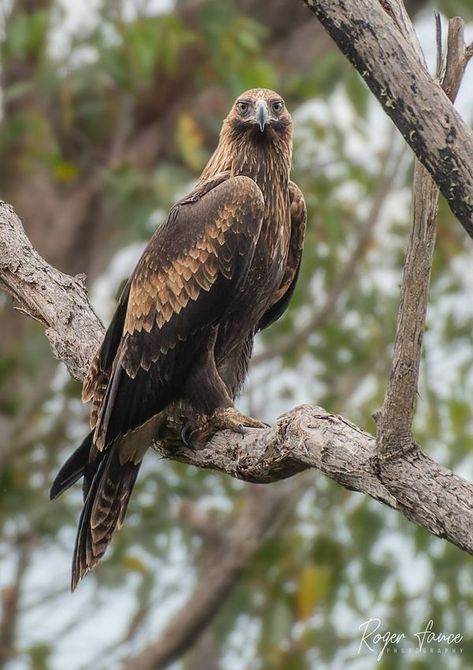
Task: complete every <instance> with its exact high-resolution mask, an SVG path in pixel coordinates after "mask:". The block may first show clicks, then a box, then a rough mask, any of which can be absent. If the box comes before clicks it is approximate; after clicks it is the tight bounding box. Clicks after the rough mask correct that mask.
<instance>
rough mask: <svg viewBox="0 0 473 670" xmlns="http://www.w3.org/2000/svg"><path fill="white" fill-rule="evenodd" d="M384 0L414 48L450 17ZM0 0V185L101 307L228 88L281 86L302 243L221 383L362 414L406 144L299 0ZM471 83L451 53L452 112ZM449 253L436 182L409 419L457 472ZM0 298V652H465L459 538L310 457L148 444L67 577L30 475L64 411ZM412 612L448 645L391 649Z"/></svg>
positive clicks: (318, 655)
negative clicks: (370, 641) (408, 27)
mask: <svg viewBox="0 0 473 670" xmlns="http://www.w3.org/2000/svg"><path fill="white" fill-rule="evenodd" d="M408 6H409V10H410V12H411V14H412V16H413V17H414V19H415V22H416V25H417V27H418V29H419V31H420V35H421V38H422V40H423V43H424V45H425V47H426V51H427V54H428V56H429V58H430V62H431V63H433V53H434V46H433V42H434V27H433V19H432V13H433V9H434V8H436V9H439V10H440V11H441V12H442V13H443V14H444V15H445V16H452V15H454V14H456V13H458V14H460V15H462V16H463V17H464V18H465V19H466V20H467V21H470V22H471V21H473V10H472V6H471V2H470V0H443V1H442V2H437V3H435V4H434V2H427V1H426V0H424V1H420V0H416V1H414V0H412V1H411V2H410V3H409V4H408ZM0 12H1V14H0V16H1V22H2V28H1V30H2V33H1V43H0V55H1V103H2V112H1V119H0V197H1V198H2V199H4V200H7V201H10V202H11V203H12V204H13V205H14V206H15V209H16V211H17V212H18V214H19V215H20V217H21V218H22V220H23V223H24V225H25V228H26V230H27V233H28V235H29V236H30V238H31V239H32V241H33V243H34V244H35V246H36V247H37V248H38V250H39V251H40V252H41V253H42V254H43V255H44V256H45V257H46V259H47V260H48V261H49V262H51V263H53V264H55V265H57V266H58V267H60V268H61V269H62V270H64V271H65V272H68V273H71V274H74V273H79V272H80V273H85V274H86V275H87V280H88V285H89V287H90V291H91V298H92V301H93V304H94V306H95V308H96V310H97V312H98V313H99V314H100V315H101V317H102V318H103V320H104V322H107V321H108V319H109V318H110V316H111V313H112V310H113V305H114V300H115V298H116V296H117V294H118V292H119V289H120V286H121V284H122V282H123V281H124V280H125V279H126V277H127V276H128V274H129V272H130V271H131V269H132V268H133V266H134V264H135V263H136V261H137V259H138V257H139V255H140V253H141V250H142V248H143V246H144V244H145V242H146V240H147V239H148V238H149V237H150V235H151V232H152V230H153V229H154V228H155V227H156V225H159V223H160V222H161V221H162V220H163V217H164V216H165V213H166V211H167V210H168V209H169V207H170V205H171V204H172V203H173V202H174V201H175V199H176V198H177V197H178V196H180V195H182V194H183V193H185V192H186V191H187V190H189V189H190V188H191V186H192V184H193V182H194V181H195V179H196V177H197V176H198V174H199V172H200V170H201V169H202V167H203V166H204V164H205V162H206V160H207V159H208V157H209V156H210V154H211V152H212V150H213V148H214V147H215V144H216V141H217V137H218V132H219V128H220V124H221V120H222V118H223V116H224V115H225V114H226V111H227V110H228V108H229V105H230V104H231V102H232V99H233V98H234V97H235V96H236V95H238V94H239V93H240V92H241V91H242V90H244V89H246V88H249V87H252V86H268V87H273V88H276V89H278V90H279V91H280V92H281V93H282V94H283V95H284V96H285V98H286V100H287V104H288V106H289V108H290V109H291V110H292V111H293V113H294V119H295V124H296V137H295V154H294V155H295V159H294V179H295V180H296V181H297V182H298V183H299V185H300V186H301V187H302V189H303V191H304V193H305V196H306V200H307V204H308V208H309V227H308V234H307V243H306V249H305V255H304V263H303V268H302V275H301V279H300V282H299V287H298V290H297V292H296V295H295V297H294V300H293V302H292V305H291V308H290V310H289V313H288V314H287V316H286V317H285V318H284V319H283V320H282V321H281V322H280V323H278V324H277V325H276V326H275V327H273V328H272V329H271V330H270V332H269V333H267V335H266V334H265V336H264V338H263V339H261V340H259V341H258V343H257V348H256V353H255V357H254V363H253V366H252V371H251V376H250V380H249V383H248V386H247V389H246V391H245V393H244V395H243V397H242V400H241V404H242V406H243V407H244V409H247V410H250V411H251V412H252V413H253V414H254V415H256V416H259V417H261V418H262V419H264V420H267V421H273V420H274V419H275V418H276V417H277V416H278V415H279V414H281V413H282V412H284V411H285V410H288V409H289V408H291V407H292V406H294V405H295V404H297V403H301V402H312V403H317V404H320V405H322V406H324V407H325V408H326V409H328V410H330V411H335V412H340V413H343V414H345V415H346V416H348V417H349V418H350V419H351V420H353V421H355V422H357V423H358V424H359V425H360V426H362V427H364V428H366V429H367V430H370V431H374V425H373V422H372V420H371V418H370V416H371V414H372V412H373V411H374V410H375V409H377V408H378V407H379V406H380V405H381V403H382V398H383V390H384V384H385V379H386V375H387V373H388V370H389V362H390V353H391V346H392V339H393V333H394V326H395V318H396V309H397V301H398V287H399V281H400V273H401V269H402V262H403V253H404V248H405V244H406V238H407V234H408V230H409V205H410V181H411V176H412V157H411V156H410V155H409V152H408V151H406V150H405V149H404V148H403V146H402V142H401V140H400V138H399V137H398V135H397V133H396V132H395V131H394V130H393V129H392V127H391V125H390V122H389V121H388V120H387V119H386V118H385V117H384V116H383V113H382V112H381V111H380V109H378V107H377V105H376V103H375V102H373V100H372V99H371V97H370V94H369V93H368V91H367V90H366V88H365V86H364V84H363V83H362V82H361V81H360V79H359V78H358V76H357V75H356V74H355V72H354V71H353V69H352V68H351V67H350V66H349V65H348V64H347V63H346V62H345V61H344V60H343V58H342V57H341V56H340V54H339V53H338V52H337V51H336V50H335V48H334V46H333V45H332V44H331V42H330V40H329V39H328V37H327V36H326V35H325V34H324V33H323V31H322V30H321V28H320V26H319V25H318V24H317V22H316V21H315V20H314V18H313V17H312V16H311V15H310V13H309V12H308V11H307V10H306V8H305V7H303V5H302V3H299V4H298V3H297V2H294V1H291V0H274V1H273V2H271V3H269V4H268V3H261V2H258V0H233V1H231V0H188V1H187V2H185V1H184V0H182V1H179V0H176V1H175V2H172V0H167V1H166V0H89V1H88V2H87V3H74V2H72V0H70V1H66V0H2V3H1V4H0ZM470 33H471V30H470ZM472 89H473V84H472V79H471V76H470V78H469V79H468V82H466V83H465V85H464V92H463V94H462V96H463V97H462V96H460V101H459V104H460V107H461V109H462V111H463V112H464V114H465V116H466V118H467V121H468V122H471V120H472V118H471V109H472V103H473V95H472ZM471 259H472V249H471V240H468V239H466V237H465V235H464V233H463V231H462V229H461V227H460V226H459V225H458V224H456V223H455V221H454V220H453V219H452V216H451V214H450V213H449V210H448V208H447V207H446V206H444V204H443V203H442V205H441V208H440V225H439V237H438V244H437V252H436V257H435V266H434V272H433V280H432V296H431V305H430V310H429V316H428V329H427V333H426V337H425V351H424V365H423V370H422V379H421V384H420V388H419V398H418V408H417V410H418V413H417V420H416V437H417V439H418V441H419V443H420V444H422V445H423V447H424V448H425V449H426V451H427V452H428V453H430V454H431V455H433V456H434V457H436V458H438V459H440V460H441V461H442V462H443V463H444V464H445V465H447V466H449V467H452V468H455V469H456V471H458V472H460V473H463V474H465V476H467V477H469V478H470V479H471V478H472V476H473V460H472V455H471V452H472V428H473V423H472V412H471V393H472V389H473V378H472V373H471V370H472V363H473V347H472V344H471V332H472V330H473V307H472V301H471V295H472V290H473V275H472V272H471ZM0 320H1V321H0V323H1V329H0V337H1V351H0V588H1V603H2V615H1V621H0V668H5V669H8V670H16V669H18V670H22V669H26V668H32V669H34V670H47V669H59V668H61V669H63V668H68V669H71V670H75V669H79V668H91V669H97V670H99V669H108V668H114V667H124V668H129V669H130V670H133V668H141V669H144V668H161V667H167V664H168V663H169V662H172V663H173V664H174V665H173V667H174V668H184V669H187V670H200V669H201V670H204V669H205V670H214V669H217V668H222V669H223V670H246V669H251V670H260V669H261V670H304V669H306V668H307V669H308V668H327V669H328V668H334V669H337V668H340V667H349V668H353V669H354V670H357V669H360V670H366V668H374V667H376V668H380V670H397V669H403V668H409V669H412V670H414V669H415V670H423V669H427V668H429V669H430V668H433V669H436V668H439V669H440V668H452V669H453V668H466V667H471V666H472V665H473V637H472V633H473V617H472V605H473V581H472V577H471V559H470V558H469V557H468V556H466V555H465V554H463V553H462V552H460V551H459V550H458V549H456V548H454V547H452V546H450V545H448V544H447V543H446V542H442V541H440V540H438V539H434V538H432V537H431V536H430V535H429V534H428V533H427V532H426V531H424V530H422V529H419V528H417V527H415V526H413V525H411V524H409V523H408V522H407V521H405V520H404V519H403V518H401V516H400V515H399V514H397V513H395V512H393V511H391V510H389V509H387V508H383V507H381V506H380V505H379V504H377V503H375V502H374V501H371V500H368V499H366V498H365V497H363V496H361V495H359V494H355V493H350V492H348V491H346V490H344V489H342V488H340V487H339V486H337V485H335V484H333V483H332V482H330V481H329V480H327V479H325V478H323V477H322V476H319V475H317V473H304V474H302V475H299V476H298V477H295V478H293V479H292V480H289V481H288V482H284V483H279V484H275V485H270V486H250V485H243V484H242V483H241V482H237V481H234V480H231V479H230V478H228V477H225V476H223V475H219V474H215V473H209V472H203V471H198V470H195V469H191V468H188V467H184V466H182V465H178V464H174V463H168V462H162V461H159V459H158V458H157V457H156V456H154V457H153V455H152V454H149V456H148V458H147V461H146V464H145V467H144V468H143V471H142V475H141V479H140V481H139V484H138V486H137V489H136V492H135V495H134V498H133V501H132V504H131V508H130V512H129V516H128V521H127V525H126V527H125V528H124V529H123V530H122V531H121V533H119V535H118V536H117V537H116V538H115V540H114V543H113V546H112V547H111V550H110V551H109V553H108V554H107V557H106V560H104V561H103V562H102V564H101V565H100V567H99V568H98V569H97V570H96V571H95V572H94V573H93V574H91V575H89V576H88V577H87V578H86V580H85V582H84V583H83V584H82V585H81V586H80V588H79V590H78V591H77V593H76V594H75V595H74V596H71V595H70V594H69V593H68V583H69V563H70V555H71V551H72V546H73V538H74V534H75V526H76V520H77V515H78V511H79V509H80V492H79V491H78V490H74V491H72V492H71V493H68V494H67V495H66V496H65V497H64V498H62V499H61V500H59V501H57V502H56V503H54V504H51V503H49V502H48V497H47V492H48V488H49V485H50V483H51V481H52V478H53V476H54V473H55V472H56V470H57V468H58V465H59V464H60V463H61V462H62V461H63V460H64V458H65V457H66V455H67V454H69V453H70V451H71V449H72V448H73V447H74V446H75V445H76V444H77V442H78V440H79V439H80V437H81V436H82V434H83V433H84V431H85V430H86V425H87V410H86V408H84V407H83V406H82V405H81V402H80V399H79V398H80V388H79V385H78V384H77V383H75V382H72V381H71V380H69V379H68V376H67V373H66V372H65V370H64V368H63V366H62V365H60V364H58V363H57V362H56V361H54V360H53V359H52V356H51V354H50V352H49V349H48V345H47V343H46V340H45V337H44V334H43V332H42V330H41V328H40V327H39V326H37V325H35V324H33V323H32V322H30V321H28V320H27V319H26V318H24V317H23V316H22V315H21V314H18V313H17V312H15V311H14V310H13V309H12V305H11V300H10V299H9V298H7V296H2V295H0ZM212 594H214V599H213V601H212V603H211V606H209V607H208V609H207V611H206V612H204V613H202V612H200V617H201V618H200V619H199V623H198V624H195V627H194V629H192V626H190V628H189V630H188V629H187V628H186V625H187V624H188V621H187V624H186V616H188V617H189V618H190V620H191V622H192V617H198V615H199V608H202V604H203V603H204V601H205V598H207V597H209V598H211V597H212ZM370 617H379V618H380V619H381V620H382V627H381V630H382V631H388V630H389V631H398V632H404V633H405V634H406V636H407V638H408V640H407V642H406V644H405V645H404V647H405V648H404V650H403V653H401V652H399V653H398V654H395V653H394V650H393V648H392V647H391V648H390V649H389V650H388V651H386V653H385V654H384V656H383V657H382V659H381V660H380V661H379V662H378V661H377V660H376V654H377V653H378V652H379V650H380V648H379V646H378V647H374V648H375V649H376V651H375V652H371V651H370V650H369V649H367V647H366V646H364V647H362V648H361V649H360V648H359V646H360V626H361V625H362V624H363V622H365V621H367V620H368V619H369V618H370ZM429 619H433V620H434V629H435V630H436V631H439V632H440V631H443V632H446V633H448V632H460V633H462V634H463V636H464V639H463V641H462V643H461V645H460V647H461V653H459V649H458V648H457V653H456V654H455V653H454V652H453V651H452V650H450V651H449V653H440V654H439V653H437V650H438V645H437V646H436V647H435V648H434V649H435V651H434V652H432V653H427V654H419V653H415V652H413V651H412V650H413V649H414V642H415V639H413V634H414V633H415V632H416V631H418V630H423V629H424V627H425V624H426V623H427V621H428V620H429ZM196 620H197V619H194V623H195V621H196ZM166 626H168V628H167V634H168V637H167V639H168V641H169V631H171V632H172V634H173V635H177V636H179V634H180V633H182V638H183V639H182V640H181V646H180V647H179V648H178V649H177V650H175V652H174V653H173V654H170V655H169V654H168V656H166V654H165V653H163V654H162V656H161V657H160V656H159V654H158V653H157V650H158V651H159V650H161V652H162V649H163V640H164V642H165V641H166V639H165V638H166V635H164V633H163V631H165V628H166ZM197 633H199V635H197ZM153 653H154V655H153ZM159 659H161V660H159Z"/></svg>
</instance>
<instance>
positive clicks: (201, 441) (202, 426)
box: [181, 407, 268, 449]
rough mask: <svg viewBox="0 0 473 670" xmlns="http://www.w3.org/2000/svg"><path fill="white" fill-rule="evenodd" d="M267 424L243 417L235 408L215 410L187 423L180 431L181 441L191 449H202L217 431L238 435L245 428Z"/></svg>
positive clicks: (249, 417) (242, 433) (243, 431)
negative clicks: (226, 431)
mask: <svg viewBox="0 0 473 670" xmlns="http://www.w3.org/2000/svg"><path fill="white" fill-rule="evenodd" d="M267 427H268V424H267V423H263V422H262V421H258V419H253V418H252V417H251V416H245V414H242V413H241V412H239V411H238V410H237V409H235V407H225V408H224V409H217V410H215V412H214V413H213V414H211V415H210V416H207V415H201V416H200V417H199V419H198V420H197V421H193V422H191V421H188V422H187V423H186V424H185V425H184V427H183V428H182V431H181V439H182V441H183V442H184V444H185V445H186V447H189V448H191V449H202V448H203V447H204V446H205V445H206V443H207V442H208V441H209V440H210V439H211V438H212V437H213V436H214V435H215V433H217V432H218V431H219V430H232V431H233V432H234V433H239V434H240V435H244V434H245V428H267Z"/></svg>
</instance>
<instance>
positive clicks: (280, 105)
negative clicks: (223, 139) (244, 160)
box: [227, 88, 292, 142]
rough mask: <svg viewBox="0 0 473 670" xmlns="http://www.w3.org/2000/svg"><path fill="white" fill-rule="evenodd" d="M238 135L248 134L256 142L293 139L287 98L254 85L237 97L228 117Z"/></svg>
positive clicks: (228, 121)
mask: <svg viewBox="0 0 473 670" xmlns="http://www.w3.org/2000/svg"><path fill="white" fill-rule="evenodd" d="M227 123H228V124H229V125H230V127H231V129H232V131H233V133H234V134H235V135H240V136H246V137H248V138H250V139H251V140H253V141H255V142H267V141H271V140H273V141H274V140H276V139H283V140H286V141H290V140H291V137H292V118H291V115H290V114H289V112H288V111H287V109H286V105H285V103H284V100H283V99H282V98H281V96H280V95H279V94H278V93H275V92H274V91H270V90H269V89H267V88H252V89H250V90H249V91H245V93H242V95H240V96H239V98H237V100H236V101H235V104H234V105H233V107H232V109H231V111H230V113H229V115H228V117H227Z"/></svg>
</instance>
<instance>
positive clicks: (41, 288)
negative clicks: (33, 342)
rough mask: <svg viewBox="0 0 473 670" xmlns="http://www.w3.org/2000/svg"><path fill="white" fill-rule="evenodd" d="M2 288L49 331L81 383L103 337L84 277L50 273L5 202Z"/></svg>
mask: <svg viewBox="0 0 473 670" xmlns="http://www.w3.org/2000/svg"><path fill="white" fill-rule="evenodd" d="M0 288H1V289H4V290H5V291H7V292H8V293H10V295H12V296H13V298H14V299H15V300H16V301H17V302H18V303H19V305H20V309H21V310H22V311H24V312H26V314H28V315H29V316H31V317H32V318H33V319H36V320H37V321H40V322H41V323H42V324H43V325H44V326H45V327H46V335H47V337H48V339H49V342H50V344H51V348H52V350H53V353H54V355H55V356H56V358H58V359H59V360H62V361H64V363H65V364H66V365H67V368H68V370H69V372H70V374H71V375H72V377H74V378H75V379H79V380H82V379H83V377H84V374H85V372H86V370H87V368H88V365H89V363H90V361H91V358H92V356H93V355H94V353H95V351H96V350H97V347H98V346H99V344H100V342H101V340H102V337H103V332H104V329H103V326H102V324H101V323H100V321H99V320H98V318H97V316H96V315H95V313H94V311H93V309H92V307H91V306H90V303H89V301H88V299H87V292H86V289H85V284H84V280H83V277H81V276H80V275H79V276H77V277H70V276H69V275H65V274H63V273H62V272H59V270H56V269H55V268H53V267H51V265H49V264H48V263H46V261H45V260H44V259H43V258H41V256H40V255H39V254H38V253H37V251H35V250H34V249H33V247H32V246H31V243H30V241H29V240H28V238H27V237H26V235H25V231H24V230H23V226H22V225H21V221H20V220H19V218H18V217H17V215H16V214H15V212H14V211H13V208H12V207H11V206H10V205H8V204H7V203H5V202H2V201H1V200H0Z"/></svg>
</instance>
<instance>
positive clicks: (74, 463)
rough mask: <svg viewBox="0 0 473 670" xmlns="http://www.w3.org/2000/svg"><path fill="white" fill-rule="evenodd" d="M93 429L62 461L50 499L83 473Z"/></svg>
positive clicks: (73, 482) (87, 460) (68, 486)
mask: <svg viewBox="0 0 473 670" xmlns="http://www.w3.org/2000/svg"><path fill="white" fill-rule="evenodd" d="M92 438H93V431H91V432H90V433H89V434H88V435H87V436H86V437H85V438H84V440H83V441H82V443H81V445H80V446H79V447H77V449H76V450H75V451H74V453H73V454H72V456H70V457H69V458H68V459H67V461H66V462H65V463H64V465H63V466H62V468H61V469H60V470H59V472H58V473H57V475H56V478H55V480H54V482H53V485H52V486H51V490H50V492H49V497H50V499H51V500H54V498H57V497H58V496H60V495H61V493H64V491H66V490H67V489H68V488H70V487H71V486H72V485H73V484H75V483H76V481H77V480H78V479H80V478H81V477H82V476H83V475H84V474H85V470H86V467H87V464H88V462H89V453H90V449H91V447H92Z"/></svg>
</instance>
